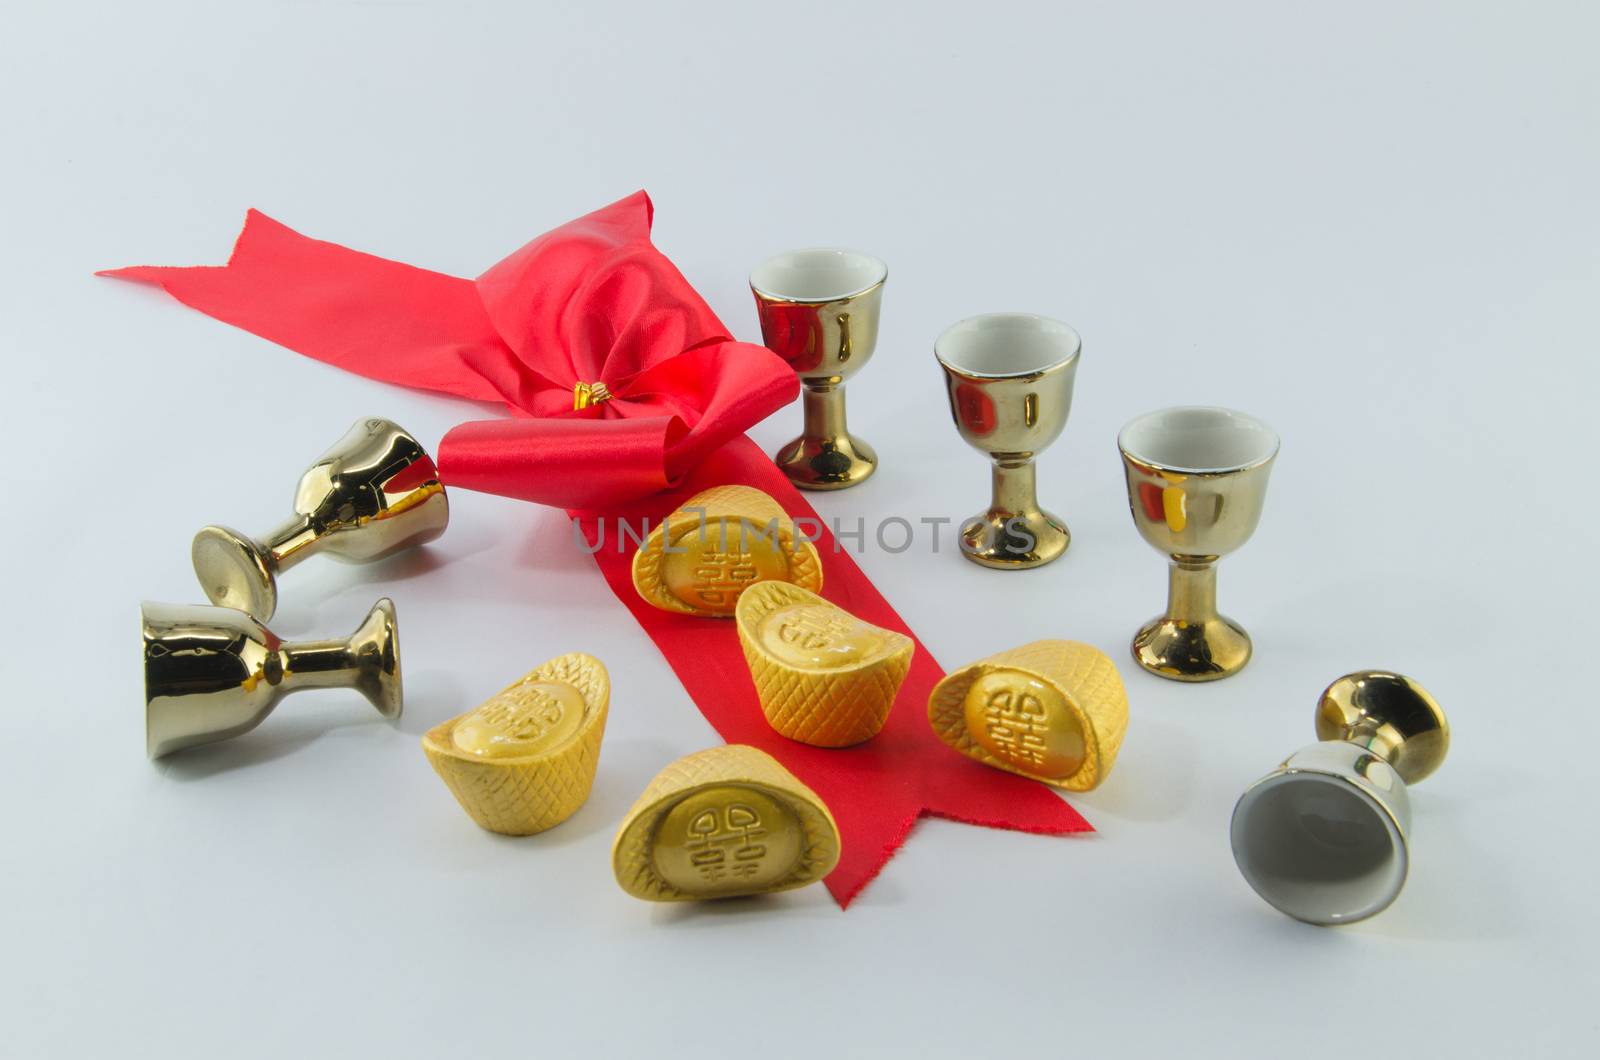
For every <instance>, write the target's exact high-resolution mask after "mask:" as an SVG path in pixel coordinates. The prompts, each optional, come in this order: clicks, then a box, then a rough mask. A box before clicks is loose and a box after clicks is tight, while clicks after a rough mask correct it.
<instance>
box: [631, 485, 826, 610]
mask: <svg viewBox="0 0 1600 1060" xmlns="http://www.w3.org/2000/svg"><path fill="white" fill-rule="evenodd" d="M795 529H796V528H795V524H794V520H793V519H790V518H789V516H788V515H787V514H786V513H785V512H784V510H783V509H782V508H781V507H779V505H778V502H777V501H775V500H773V499H772V498H771V497H769V496H768V495H767V494H765V493H763V492H761V491H760V490H758V489H756V488H755V487H753V486H714V487H712V488H711V489H708V490H703V491H701V492H700V493H697V494H695V495H694V496H693V497H690V498H689V499H688V500H687V501H685V502H684V503H683V506H682V507H680V508H679V509H678V510H677V511H675V512H673V513H672V514H671V515H669V516H667V517H666V518H665V519H663V520H662V521H661V523H660V524H659V525H658V526H656V527H655V529H653V530H651V531H650V536H649V537H648V538H646V539H645V543H644V544H643V545H642V546H641V547H640V548H639V551H637V552H635V553H634V554H633V587H634V589H636V590H637V591H638V593H639V595H640V596H642V597H643V598H644V599H645V600H646V601H648V602H649V603H651V604H654V605H655V606H656V607H659V608H661V610H663V611H677V612H680V613H682V614H688V615H702V616H705V617H709V618H730V617H732V615H733V609H734V607H735V606H736V605H737V604H738V603H739V594H740V593H742V592H744V590H745V589H747V588H749V587H750V586H752V585H755V584H756V583H757V582H762V581H785V582H792V583H793V584H795V585H798V586H800V587H801V588H804V589H812V590H816V589H820V588H822V557H821V556H820V555H819V554H818V553H817V546H816V545H814V544H812V543H811V542H810V541H809V540H806V539H805V537H803V536H801V535H798V534H796V532H795Z"/></svg>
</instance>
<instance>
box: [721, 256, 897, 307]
mask: <svg viewBox="0 0 1600 1060" xmlns="http://www.w3.org/2000/svg"><path fill="white" fill-rule="evenodd" d="M888 275H889V266H887V265H885V264H884V263H883V262H881V261H879V260H878V259H877V258H875V257H873V256H872V255H870V254H858V253H856V252H855V251H853V250H837V249H834V248H831V247H817V248H814V249H811V250H790V251H786V252H784V253H782V254H777V255H774V256H773V257H770V258H768V259H767V260H766V261H763V262H762V263H761V264H760V265H757V266H756V267H755V268H754V269H753V270H751V272H750V286H751V287H753V288H755V289H756V291H757V292H759V293H760V294H764V295H766V296H768V297H770V298H782V299H784V300H786V301H791V302H832V301H834V300H835V299H838V298H849V297H850V296H851V295H857V294H860V293H861V292H862V291H865V290H868V289H869V288H871V287H872V286H873V285H875V284H879V283H882V282H883V281H884V279H885V278H886V277H887V276H888Z"/></svg>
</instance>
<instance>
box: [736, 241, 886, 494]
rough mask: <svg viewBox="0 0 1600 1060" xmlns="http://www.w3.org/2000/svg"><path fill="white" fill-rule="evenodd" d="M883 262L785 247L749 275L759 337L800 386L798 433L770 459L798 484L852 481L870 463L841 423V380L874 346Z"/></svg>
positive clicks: (829, 486)
mask: <svg viewBox="0 0 1600 1060" xmlns="http://www.w3.org/2000/svg"><path fill="white" fill-rule="evenodd" d="M888 275H889V268H888V266H886V265H885V264H884V263H883V262H881V261H879V260H878V259H877V258H874V257H870V256H869V255H866V254H858V253H856V252H855V251H852V250H832V249H826V248H818V249H814V250H791V251H789V252H788V253H785V254H779V255H777V256H776V257H772V258H768V259H767V260H766V261H764V262H762V263H761V264H760V265H757V266H756V267H755V269H754V270H753V271H752V272H751V273H750V290H751V291H752V292H753V293H754V294H755V297H756V312H757V314H758V315H759V316H760V318H761V341H762V342H764V343H765V344H766V345H767V347H768V348H769V349H771V350H772V351H773V352H774V353H776V354H777V355H778V356H780V357H782V358H783V359H784V360H786V361H788V362H789V364H790V365H792V366H793V367H794V370H795V374H797V375H798V376H799V377H800V382H801V384H802V385H803V386H804V390H803V391H802V399H803V401H804V410H805V433H804V434H802V435H801V436H800V437H798V438H796V439H795V440H794V441H792V442H790V443H789V444H788V445H786V446H784V447H783V448H782V449H780V450H778V453H777V455H776V456H774V457H773V460H774V462H776V463H777V465H778V467H780V468H781V469H782V470H783V473H784V474H785V475H788V476H789V481H791V482H793V483H794V484H795V485H796V486H799V487H800V488H801V489H808V490H840V489H845V488H846V487H848V486H854V485H855V484H856V483H858V482H862V481H865V480H866V478H867V477H868V476H869V475H871V474H872V472H873V471H874V470H875V469H876V468H877V466H878V455H877V454H876V453H874V452H873V451H872V447H871V446H869V445H867V443H865V442H863V441H862V440H861V439H859V438H857V437H855V436H854V435H852V434H851V433H850V431H849V429H848V428H847V427H846V425H845V415H844V382H845V380H846V379H848V378H850V377H851V376H852V375H854V374H855V373H856V372H857V371H859V370H860V368H861V366H862V365H864V364H866V363H867V360H868V359H869V358H871V356H872V350H873V348H874V347H875V346H876V345H877V344H878V307H879V305H880V304H881V303H882V301H883V281H884V280H885V279H886V278H887V277H888Z"/></svg>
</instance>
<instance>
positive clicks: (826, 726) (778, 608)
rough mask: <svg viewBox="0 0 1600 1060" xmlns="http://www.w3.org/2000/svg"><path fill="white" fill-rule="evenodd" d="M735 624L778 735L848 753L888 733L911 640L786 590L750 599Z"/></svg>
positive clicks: (769, 586)
mask: <svg viewBox="0 0 1600 1060" xmlns="http://www.w3.org/2000/svg"><path fill="white" fill-rule="evenodd" d="M736 621H737V628H738V630H739V644H740V646H741V647H743V649H744V658H745V663H746V664H747V665H748V666H749V667H750V677H751V679H752V680H753V681H754V682H755V686H756V697H757V698H758V699H759V700H760V702H761V710H762V713H764V714H765V715H766V716H767V721H768V722H769V723H770V724H771V725H772V727H773V729H775V730H776V731H777V732H779V733H781V734H782V735H784V736H787V737H788V738H789V739H791V740H799V741H800V742H802V743H809V744H813V745H815V746H817V747H847V746H849V745H851V744H857V743H860V742H862V741H863V740H870V739H871V738H872V737H874V736H876V735H877V734H878V732H879V730H881V729H882V728H883V725H884V722H886V721H887V720H888V718H889V711H890V710H891V709H892V708H893V706H894V700H895V696H896V695H898V694H899V691H900V685H901V683H902V682H904V681H905V677H906V672H907V671H908V670H909V669H910V667H911V654H912V651H913V650H914V648H915V646H914V644H913V643H912V640H911V638H910V637H908V636H906V635H905V634H903V633H897V632H895V631H894V630H889V629H881V628H879V627H878V626H874V625H872V624H870V623H868V622H863V621H862V620H861V619H859V618H856V617H855V616H854V615H852V614H850V613H849V612H848V611H846V610H844V609H843V608H840V607H837V606H835V605H834V604H831V603H829V602H828V601H827V600H824V599H823V598H822V597H820V596H818V595H816V594H815V593H812V592H808V591H807V590H805V589H802V588H800V587H798V586H795V585H789V584H787V583H784V582H763V583H762V584H760V585H757V586H755V587H753V588H752V589H750V590H749V591H748V592H746V593H745V594H744V595H743V596H742V597H741V598H740V600H739V607H738V614H737V616H736Z"/></svg>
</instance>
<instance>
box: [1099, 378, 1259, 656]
mask: <svg viewBox="0 0 1600 1060" xmlns="http://www.w3.org/2000/svg"><path fill="white" fill-rule="evenodd" d="M1117 445H1118V448H1120V449H1121V451H1122V464H1123V470H1124V472H1125V474H1126V476H1127V483H1128V507H1129V510H1130V511H1132V513H1133V523H1134V526H1136V527H1137V528H1138V530H1139V534H1140V535H1141V536H1142V537H1143V538H1144V539H1145V540H1146V541H1147V542H1149V543H1150V544H1151V545H1152V546H1153V547H1154V548H1156V549H1157V550H1158V551H1160V552H1163V553H1165V554H1166V555H1167V557H1168V558H1169V560H1170V561H1171V565H1170V567H1169V568H1168V575H1167V610H1166V613H1165V614H1164V615H1162V616H1161V617H1159V618H1156V619H1153V620H1151V621H1150V622H1147V623H1145V625H1144V626H1143V627H1142V628H1141V629H1140V630H1139V632H1138V633H1137V634H1135V635H1134V638H1133V657H1134V658H1135V659H1137V660H1138V662H1139V665H1140V666H1142V667H1144V668H1145V669H1146V670H1148V671H1150V672H1151V673H1153V674H1156V675H1157V676H1160V677H1166V678H1170V679H1171V680H1174V681H1215V680H1217V679H1219V678H1223V677H1227V676H1229V675H1230V674H1236V673H1238V672H1239V671H1240V670H1242V669H1244V665H1245V663H1247V662H1249V661H1250V653H1251V644H1250V636H1249V634H1247V633H1246V632H1245V631H1244V629H1243V628H1242V627H1240V626H1239V624H1238V623H1236V622H1234V621H1233V620H1232V619H1229V618H1224V617H1223V616H1222V615H1221V614H1219V613H1218V612H1217V570H1216V562H1217V560H1218V559H1220V558H1221V557H1223V556H1225V555H1227V554H1228V553H1230V552H1233V551H1234V550H1236V549H1238V548H1240V547H1241V546H1243V545H1244V543H1245V542H1246V541H1248V540H1250V535H1251V534H1253V533H1255V529H1256V524H1257V523H1259V522H1260V521H1261V507H1262V503H1263V501H1264V500H1265V498H1266V492H1267V479H1268V477H1269V476H1270V475H1271V474H1272V462H1273V460H1274V458H1276V457H1277V455H1278V436H1277V435H1276V434H1275V433H1273V430H1272V428H1270V427H1268V426H1267V425H1266V424H1264V423H1262V422H1261V421H1260V420H1258V419H1255V418H1254V417H1252V416H1246V415H1245V414H1244V413H1242V412H1234V411H1232V410H1231V409H1218V408H1198V407H1196V408H1172V409H1162V410H1161V411H1159V412H1152V413H1149V414H1147V415H1144V416H1140V417H1139V418H1138V419H1136V420H1134V421H1133V422H1132V423H1129V424H1128V425H1127V426H1126V427H1124V428H1122V432H1121V433H1120V434H1119V435H1118V436H1117Z"/></svg>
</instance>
